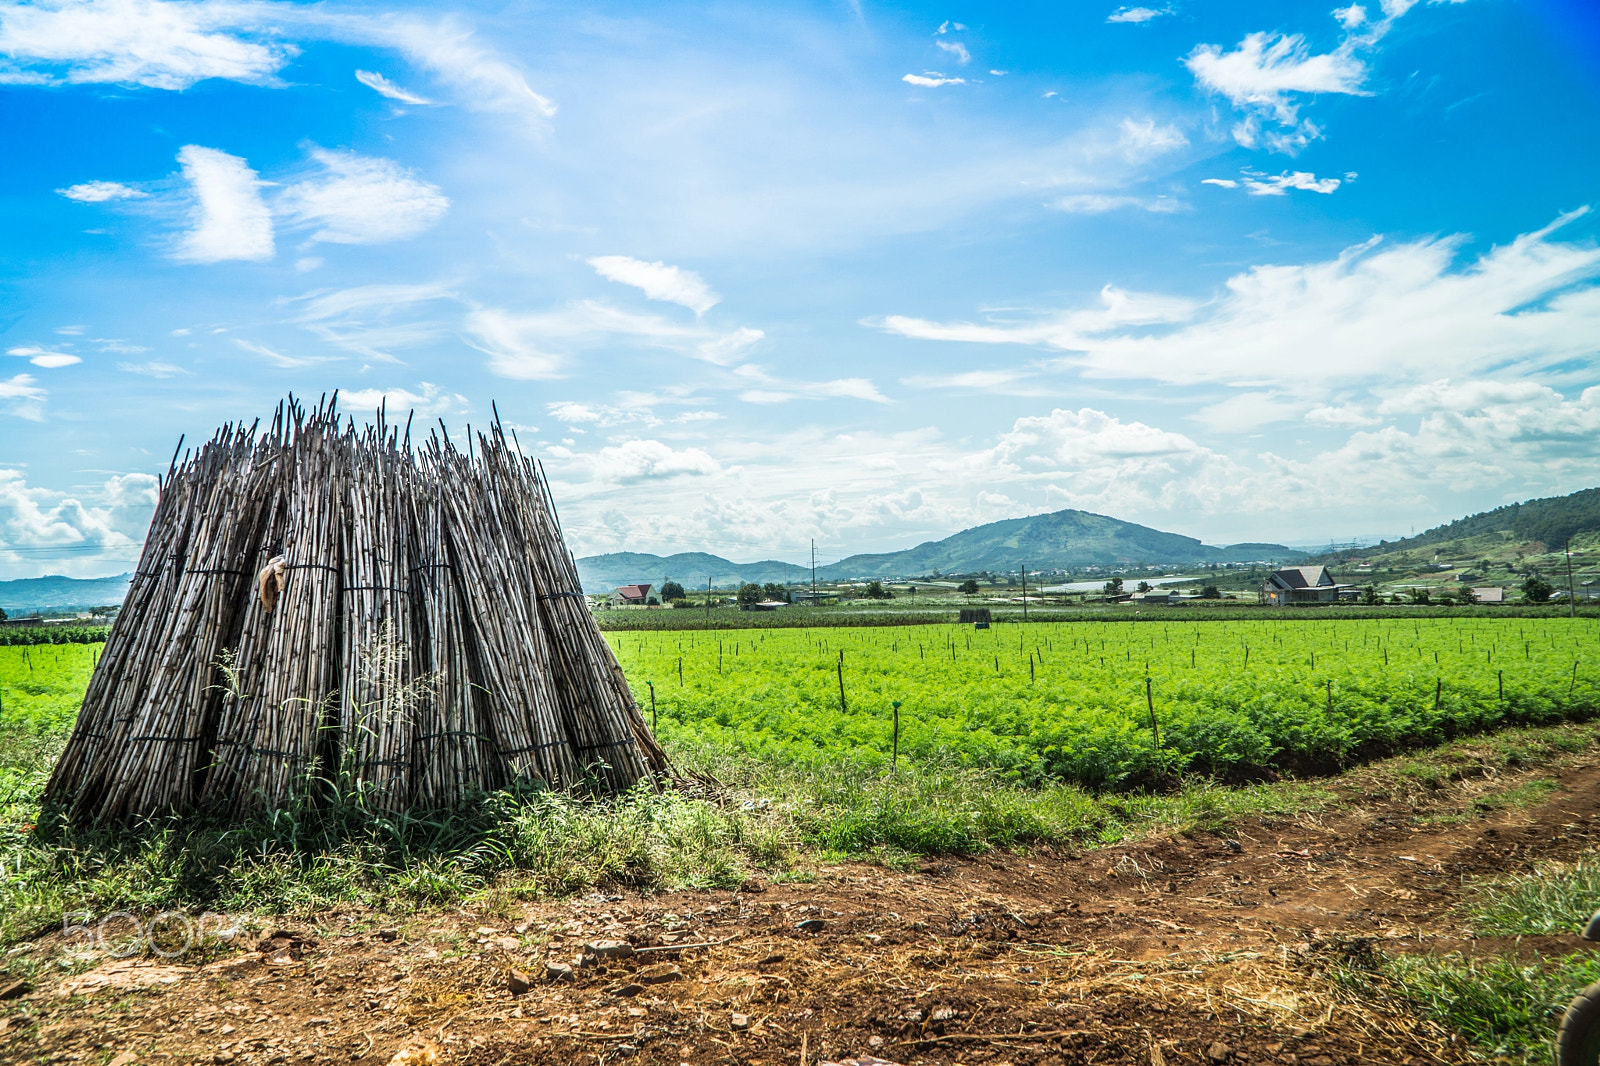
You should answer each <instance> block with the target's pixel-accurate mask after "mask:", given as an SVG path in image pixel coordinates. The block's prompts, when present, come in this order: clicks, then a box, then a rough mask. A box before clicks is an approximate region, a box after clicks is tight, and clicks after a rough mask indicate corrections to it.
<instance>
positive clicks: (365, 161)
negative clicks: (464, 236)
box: [275, 148, 450, 244]
mask: <svg viewBox="0 0 1600 1066" xmlns="http://www.w3.org/2000/svg"><path fill="white" fill-rule="evenodd" d="M311 158H312V159H313V160H315V161H316V162H317V163H318V164H320V165H321V167H322V173H321V174H320V175H318V176H316V177H314V178H307V179H306V180H304V181H299V182H296V183H294V184H293V185H290V186H289V187H288V188H287V189H285V190H284V191H283V192H282V193H281V194H280V195H279V196H278V198H277V200H276V202H275V206H276V207H277V208H278V210H279V211H281V212H282V213H283V215H284V217H285V219H286V220H287V221H288V222H289V223H290V224H291V225H300V226H311V227H315V232H313V233H312V235H311V239H312V240H313V241H326V242H328V243H331V244H378V243H381V242H383V241H394V240H403V239H405V238H408V237H415V236H416V235H417V234H419V233H422V232H424V231H425V230H427V229H429V228H430V227H431V226H433V224H434V223H436V222H438V221H439V219H440V218H442V217H443V216H444V213H445V211H446V210H447V209H448V208H449V207H450V201H449V199H448V198H446V197H445V195H444V193H442V192H440V191H439V188H438V186H436V185H430V184H428V183H427V182H424V181H419V180H418V179H417V178H415V177H413V176H412V175H411V174H410V173H409V172H407V171H406V170H405V169H404V168H403V167H401V166H400V165H399V164H397V163H395V162H394V161H393V160H389V159H381V158H376V157H373V156H362V155H356V154H355V153H354V152H333V151H328V150H327V149H324V148H313V149H312V150H311Z"/></svg>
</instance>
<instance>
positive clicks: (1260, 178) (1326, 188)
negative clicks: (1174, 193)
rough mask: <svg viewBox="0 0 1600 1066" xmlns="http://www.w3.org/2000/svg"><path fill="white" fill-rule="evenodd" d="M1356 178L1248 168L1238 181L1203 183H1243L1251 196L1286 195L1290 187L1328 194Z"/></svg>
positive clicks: (1234, 186) (1207, 182)
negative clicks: (1264, 171) (1324, 176)
mask: <svg viewBox="0 0 1600 1066" xmlns="http://www.w3.org/2000/svg"><path fill="white" fill-rule="evenodd" d="M1354 178H1355V175H1354V174H1347V175H1345V177H1344V179H1343V180H1341V179H1339V178H1318V177H1317V176H1316V175H1315V174H1311V173H1308V172H1307V171H1304V170H1296V171H1292V172H1291V171H1287V170H1286V171H1284V172H1283V173H1281V174H1276V175H1273V174H1262V173H1261V172H1260V171H1255V170H1246V171H1244V176H1243V177H1242V178H1240V179H1239V180H1238V181H1235V180H1234V179H1232V178H1201V179H1200V184H1201V185H1216V186H1219V187H1221V188H1224V189H1237V188H1239V186H1240V185H1241V184H1242V185H1243V186H1244V188H1245V191H1246V192H1248V193H1249V194H1250V195H1251V196H1284V195H1286V194H1287V193H1288V191H1289V190H1290V189H1300V190H1302V191H1304V192H1319V193H1322V194H1323V195H1327V194H1329V193H1331V192H1334V191H1335V190H1337V189H1338V188H1339V186H1340V185H1342V184H1344V182H1345V181H1350V180H1353V179H1354Z"/></svg>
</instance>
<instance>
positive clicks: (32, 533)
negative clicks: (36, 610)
mask: <svg viewBox="0 0 1600 1066" xmlns="http://www.w3.org/2000/svg"><path fill="white" fill-rule="evenodd" d="M3 389H4V384H3V383H0V390H3ZM0 395H3V393H0ZM94 495H95V496H96V497H97V498H94V499H91V500H89V501H88V502H85V501H84V500H80V499H78V498H77V497H74V496H70V495H67V494H65V493H60V492H51V491H49V490H48V489H42V488H36V487H33V486H30V485H29V484H28V482H27V478H26V477H25V476H24V475H23V473H22V471H20V470H16V469H7V468H0V563H3V564H4V565H5V567H6V569H7V570H8V571H10V572H14V573H15V572H21V573H33V574H44V573H49V574H60V573H66V574H69V575H73V574H103V573H106V572H107V570H108V568H109V569H110V570H111V572H115V571H116V570H120V569H127V563H129V562H131V561H132V560H133V559H135V558H137V557H138V552H139V547H140V544H141V542H142V541H143V539H144V533H145V529H146V527H147V526H148V525H149V523H150V515H151V513H152V512H153V511H154V509H155V503H156V479H155V478H154V477H152V476H151V475H149V474H119V475H116V476H113V477H111V478H108V479H107V480H106V481H105V482H104V484H102V485H101V486H100V487H99V489H98V491H97V492H96V493H95V494H94ZM51 548H59V549H62V553H61V555H60V556H59V557H55V558H51V557H50V555H51V553H50V552H48V551H47V550H45V549H51ZM19 549H24V550H25V552H24V551H20V550H19Z"/></svg>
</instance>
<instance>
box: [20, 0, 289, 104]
mask: <svg viewBox="0 0 1600 1066" xmlns="http://www.w3.org/2000/svg"><path fill="white" fill-rule="evenodd" d="M252 8H254V9H255V10H254V11H252V10H251V9H252ZM261 13H264V12H263V9H262V7H261V6H259V5H248V4H223V3H168V2H163V0H43V2H40V3H31V4H13V5H9V6H8V7H6V8H4V9H3V10H0V55H3V56H5V57H7V59H8V60H9V63H8V64H7V66H5V67H0V81H12V82H20V83H23V84H28V83H35V84H40V83H51V82H67V83H79V84H83V83H114V84H119V85H142V86H145V87H147V88H152V89H187V88H189V87H190V86H191V85H194V84H195V83H196V82H199V81H204V80H206V79H207V78H225V79H228V80H230V81H240V82H246V83H252V84H262V83H270V82H272V81H273V80H274V77H273V76H274V75H275V74H276V73H277V71H278V70H279V69H280V68H281V67H282V66H283V65H284V64H285V63H287V62H288V61H289V59H290V58H291V57H292V56H293V55H294V54H295V52H296V49H295V47H294V46H293V45H291V44H289V43H287V42H285V41H283V40H281V39H275V38H273V37H272V36H271V35H270V34H266V33H258V32H256V31H257V30H259V29H260V28H262V26H261V24H262V23H264V22H266V21H268V20H267V19H263V18H261V17H260V14H261ZM247 37H258V38H260V39H254V40H252V39H246V38H247Z"/></svg>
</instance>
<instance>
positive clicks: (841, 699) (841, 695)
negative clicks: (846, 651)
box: [838, 654, 848, 714]
mask: <svg viewBox="0 0 1600 1066" xmlns="http://www.w3.org/2000/svg"><path fill="white" fill-rule="evenodd" d="M838 669H839V713H840V714H847V713H848V708H847V707H846V706H845V702H844V655H843V654H840V656H839V668H838Z"/></svg>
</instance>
